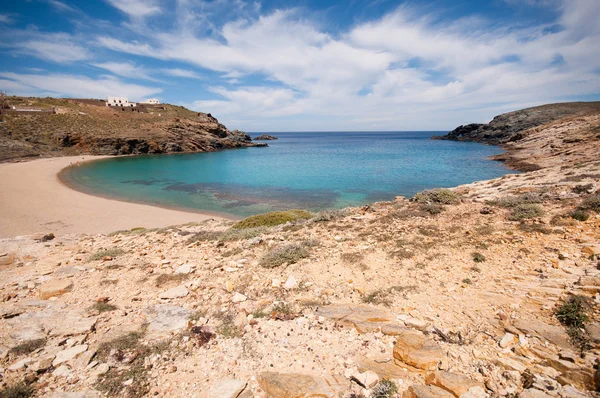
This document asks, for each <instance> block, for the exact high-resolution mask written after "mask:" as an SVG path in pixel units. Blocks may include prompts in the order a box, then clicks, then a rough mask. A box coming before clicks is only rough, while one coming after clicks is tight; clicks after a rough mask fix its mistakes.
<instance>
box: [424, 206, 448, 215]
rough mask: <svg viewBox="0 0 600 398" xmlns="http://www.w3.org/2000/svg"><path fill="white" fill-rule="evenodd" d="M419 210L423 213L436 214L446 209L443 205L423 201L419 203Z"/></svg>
mask: <svg viewBox="0 0 600 398" xmlns="http://www.w3.org/2000/svg"><path fill="white" fill-rule="evenodd" d="M421 210H422V211H424V212H425V213H429V214H432V215H436V214H440V213H441V212H443V211H444V210H446V208H445V207H444V206H443V205H440V204H437V203H423V204H422V205H421Z"/></svg>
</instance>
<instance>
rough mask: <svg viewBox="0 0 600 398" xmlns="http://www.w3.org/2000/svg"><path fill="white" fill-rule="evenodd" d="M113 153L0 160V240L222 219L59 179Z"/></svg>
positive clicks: (157, 226)
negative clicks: (74, 168) (77, 166)
mask: <svg viewBox="0 0 600 398" xmlns="http://www.w3.org/2000/svg"><path fill="white" fill-rule="evenodd" d="M108 157H110V156H92V155H79V156H67V157H55V158H44V159H36V160H33V161H27V162H18V163H2V164H0V180H1V181H2V185H3V189H2V190H0V239H1V238H13V237H15V236H21V235H32V234H38V233H50V232H52V233H54V234H62V235H64V234H71V233H87V234H98V233H110V232H113V231H117V230H124V229H131V228H136V227H145V228H161V227H166V226H169V225H175V224H184V223H188V222H202V221H206V220H210V219H223V218H225V217H223V216H217V215H213V214H207V213H197V212H192V211H183V210H176V209H168V208H164V207H158V206H153V205H147V204H140V203H134V202H126V201H122V200H116V199H114V198H107V197H101V196H96V195H91V194H88V193H84V192H81V191H79V190H76V189H73V188H72V187H70V186H68V185H67V184H64V183H63V181H61V179H60V178H59V173H61V172H62V171H63V170H64V169H65V168H67V167H69V166H71V165H73V164H76V163H77V162H80V163H82V162H88V161H94V160H99V159H104V158H108Z"/></svg>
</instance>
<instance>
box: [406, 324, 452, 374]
mask: <svg viewBox="0 0 600 398" xmlns="http://www.w3.org/2000/svg"><path fill="white" fill-rule="evenodd" d="M443 356H444V352H443V351H442V349H441V348H440V347H439V346H438V345H437V343H436V342H435V341H433V340H431V339H428V338H427V337H425V336H424V335H423V334H422V333H420V332H416V331H412V330H407V331H405V332H404V333H402V334H399V335H398V339H397V340H396V344H394V358H395V359H396V360H397V361H400V362H402V363H404V364H406V365H410V366H413V367H415V368H417V369H423V370H433V369H437V366H438V363H439V362H440V361H441V360H442V358H443Z"/></svg>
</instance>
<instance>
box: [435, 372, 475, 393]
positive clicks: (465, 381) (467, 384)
mask: <svg viewBox="0 0 600 398" xmlns="http://www.w3.org/2000/svg"><path fill="white" fill-rule="evenodd" d="M425 383H427V384H428V385H432V386H436V387H440V388H443V389H444V390H446V391H448V392H451V393H452V394H454V395H455V396H457V397H460V396H461V395H463V394H464V393H466V392H467V391H469V390H470V389H471V388H473V387H481V388H484V385H483V383H480V382H478V381H475V380H472V379H469V378H468V377H466V376H463V375H461V374H458V373H450V372H442V371H436V372H433V373H430V374H429V375H427V377H426V378H425Z"/></svg>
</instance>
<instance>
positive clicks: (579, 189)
mask: <svg viewBox="0 0 600 398" xmlns="http://www.w3.org/2000/svg"><path fill="white" fill-rule="evenodd" d="M593 188H594V184H591V183H590V184H585V185H576V186H574V187H573V189H572V191H573V192H574V193H576V194H579V195H581V194H583V193H588V192H590V191H591V190H592V189H593Z"/></svg>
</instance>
